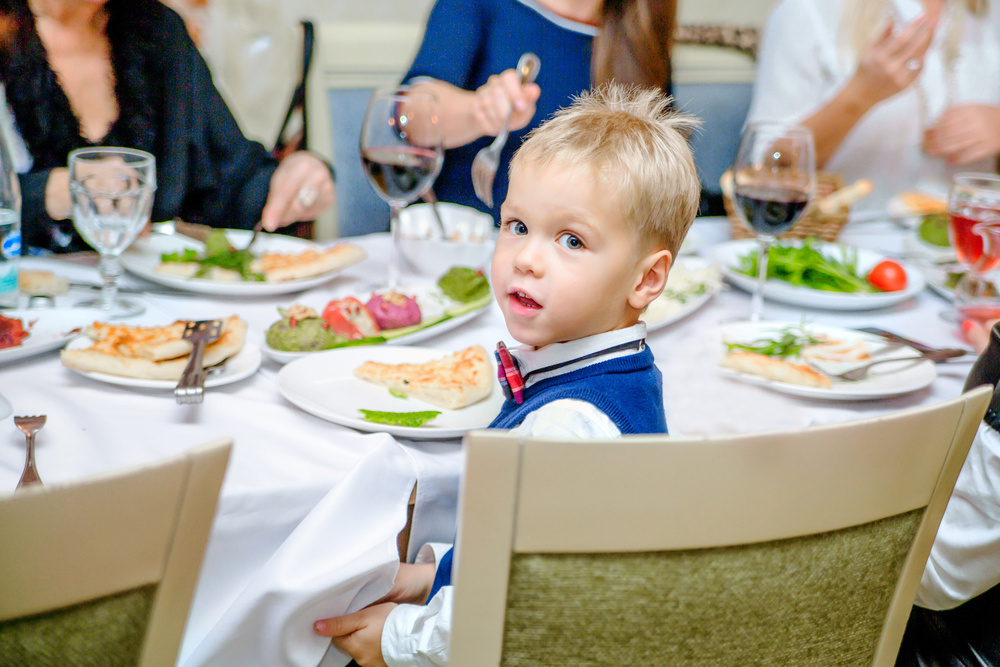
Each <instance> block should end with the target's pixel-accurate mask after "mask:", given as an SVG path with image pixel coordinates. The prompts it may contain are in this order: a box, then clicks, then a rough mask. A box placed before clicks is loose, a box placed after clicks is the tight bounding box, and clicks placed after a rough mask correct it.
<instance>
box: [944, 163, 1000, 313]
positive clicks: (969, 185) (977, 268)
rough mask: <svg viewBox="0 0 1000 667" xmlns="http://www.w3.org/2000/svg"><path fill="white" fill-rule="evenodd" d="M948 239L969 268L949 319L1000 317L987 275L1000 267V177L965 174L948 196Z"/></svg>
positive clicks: (955, 178) (957, 177)
mask: <svg viewBox="0 0 1000 667" xmlns="http://www.w3.org/2000/svg"><path fill="white" fill-rule="evenodd" d="M948 239H949V240H950V241H951V246H952V247H953V248H954V249H955V254H956V255H957V256H958V261H960V262H961V263H962V264H963V265H964V266H965V272H964V273H963V274H962V278H961V279H960V280H959V281H958V284H957V285H956V286H955V300H954V303H953V308H952V309H951V310H949V311H946V313H944V315H945V317H946V319H952V320H953V321H956V322H961V321H962V320H964V319H967V318H972V319H977V320H980V321H983V322H985V321H987V320H991V319H997V318H998V317H1000V299H998V297H997V295H996V292H995V291H994V290H993V289H992V286H991V284H990V283H989V281H987V280H986V279H985V278H984V277H983V274H984V273H986V272H988V271H992V270H993V269H995V268H997V266H1000V177H997V176H995V175H993V174H975V173H963V174H956V175H955V176H953V177H952V179H951V188H950V189H949V192H948Z"/></svg>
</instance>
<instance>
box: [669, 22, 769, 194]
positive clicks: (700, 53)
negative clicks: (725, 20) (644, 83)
mask: <svg viewBox="0 0 1000 667" xmlns="http://www.w3.org/2000/svg"><path fill="white" fill-rule="evenodd" d="M695 40H698V42H697V43H696V42H695ZM756 42H757V31H756V30H754V29H751V28H732V27H728V28H727V27H723V26H681V27H680V28H679V29H678V33H677V37H676V41H675V44H674V49H673V53H672V61H671V65H672V68H673V72H672V80H673V94H674V100H675V104H676V106H677V108H678V109H681V110H683V111H686V112H687V113H690V114H693V115H695V116H697V117H698V118H699V119H700V120H701V122H702V124H701V127H700V129H699V130H698V131H697V132H695V134H694V136H693V137H692V140H691V148H692V151H693V153H694V158H695V165H696V166H697V167H698V178H699V180H700V181H701V185H702V188H703V189H704V190H705V191H707V192H710V193H714V194H717V195H721V192H722V189H721V187H720V186H719V177H720V176H722V174H723V172H725V171H726V170H727V169H729V168H730V167H731V166H732V165H733V160H734V159H735V158H736V149H737V148H738V147H739V143H740V133H741V132H742V131H743V125H744V122H745V121H746V117H747V112H748V111H749V110H750V100H751V97H752V95H753V84H754V78H755V76H756V61H755V59H754V56H755V53H756Z"/></svg>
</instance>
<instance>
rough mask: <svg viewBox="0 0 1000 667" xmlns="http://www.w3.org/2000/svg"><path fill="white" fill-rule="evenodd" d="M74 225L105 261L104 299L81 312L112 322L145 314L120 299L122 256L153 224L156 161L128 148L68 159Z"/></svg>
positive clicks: (76, 154)
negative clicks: (96, 312)
mask: <svg viewBox="0 0 1000 667" xmlns="http://www.w3.org/2000/svg"><path fill="white" fill-rule="evenodd" d="M69 190H70V196H71V199H72V203H73V224H74V225H75V226H76V229H77V231H79V232H80V236H82V237H83V239H84V240H85V241H86V242H87V243H89V244H90V246H91V247H92V248H94V250H96V251H97V252H98V253H100V255H101V262H100V271H101V280H102V285H101V296H100V297H99V298H97V299H93V300H90V301H85V302H82V303H80V304H78V305H79V306H85V307H90V308H100V309H101V310H104V311H106V312H107V314H108V317H127V316H130V315H138V314H140V313H142V312H143V311H144V310H145V309H146V307H145V306H143V305H142V304H141V303H139V302H138V301H134V300H131V299H121V298H119V297H118V277H119V276H120V275H121V272H122V268H121V263H120V262H119V261H118V257H119V255H121V253H122V251H124V250H125V248H127V247H128V246H129V245H130V244H131V243H132V241H134V240H135V237H136V236H138V234H139V232H140V231H142V228H143V227H144V226H145V225H146V223H148V222H149V215H150V211H151V210H152V208H153V193H154V192H155V191H156V160H155V159H154V158H153V156H152V155H150V154H149V153H146V152H144V151H138V150H133V149H130V148H115V147H98V148H82V149H80V150H75V151H73V152H72V153H70V154H69Z"/></svg>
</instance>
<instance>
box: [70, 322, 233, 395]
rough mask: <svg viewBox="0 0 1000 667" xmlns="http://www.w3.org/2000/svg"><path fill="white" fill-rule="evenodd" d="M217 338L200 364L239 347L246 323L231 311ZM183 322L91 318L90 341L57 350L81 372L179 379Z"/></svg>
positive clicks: (186, 352) (187, 347) (186, 349)
mask: <svg viewBox="0 0 1000 667" xmlns="http://www.w3.org/2000/svg"><path fill="white" fill-rule="evenodd" d="M224 322H225V325H224V327H223V330H222V335H221V336H220V337H219V340H217V341H215V342H214V343H209V344H208V345H206V346H205V353H204V360H203V363H204V365H205V366H206V367H207V366H214V365H215V364H217V363H220V362H222V361H224V360H225V359H228V358H229V357H231V356H233V355H234V354H236V353H237V352H239V351H240V350H241V349H242V348H243V343H244V341H245V340H246V333H247V323H246V322H245V321H244V320H242V319H240V318H239V317H237V316H236V315H233V316H232V317H229V318H228V319H226V320H225V321H224ZM185 324H186V322H185V321H183V320H178V321H177V322H174V323H173V324H169V325H166V326H161V327H138V326H131V325H126V324H118V323H104V322H95V323H94V324H92V325H91V326H90V327H88V329H87V335H88V336H90V337H91V338H93V339H94V344H93V345H91V346H90V347H87V348H83V349H75V350H71V349H65V350H62V351H61V352H60V353H59V358H60V360H61V361H62V363H63V365H64V366H69V367H70V368H75V369H77V370H81V371H85V372H96V373H107V374H109V375H120V376H123V377H133V378H140V379H144V380H179V379H180V377H181V373H182V372H183V371H184V367H185V366H187V363H188V359H189V357H190V353H191V343H189V342H188V341H185V340H182V339H181V335H182V334H183V333H184V326H185Z"/></svg>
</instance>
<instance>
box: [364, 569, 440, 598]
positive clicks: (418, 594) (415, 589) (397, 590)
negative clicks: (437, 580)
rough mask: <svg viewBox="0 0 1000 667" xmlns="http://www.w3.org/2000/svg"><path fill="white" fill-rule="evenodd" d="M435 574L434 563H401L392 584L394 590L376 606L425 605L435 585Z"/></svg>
mask: <svg viewBox="0 0 1000 667" xmlns="http://www.w3.org/2000/svg"><path fill="white" fill-rule="evenodd" d="M434 573H435V567H434V563H423V564H421V565H411V564H409V563H400V564H399V571H398V572H396V580H395V581H393V583H392V590H391V591H389V592H388V593H386V594H385V595H384V596H382V598H381V599H380V600H378V601H376V602H375V603H374V604H378V603H380V602H399V603H410V604H424V603H425V602H427V596H428V595H430V592H431V587H432V586H433V585H434Z"/></svg>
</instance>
